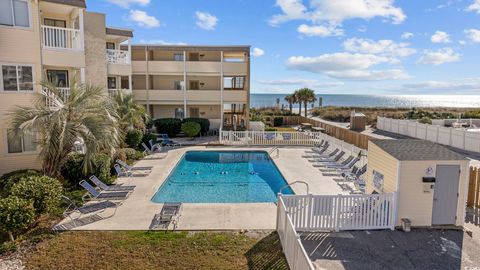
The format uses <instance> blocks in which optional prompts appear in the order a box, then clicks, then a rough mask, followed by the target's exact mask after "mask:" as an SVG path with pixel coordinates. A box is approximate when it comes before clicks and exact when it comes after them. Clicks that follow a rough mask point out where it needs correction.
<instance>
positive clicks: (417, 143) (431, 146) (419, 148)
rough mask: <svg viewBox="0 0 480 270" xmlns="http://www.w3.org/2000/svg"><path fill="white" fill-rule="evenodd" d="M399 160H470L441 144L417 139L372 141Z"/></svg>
mask: <svg viewBox="0 0 480 270" xmlns="http://www.w3.org/2000/svg"><path fill="white" fill-rule="evenodd" d="M371 142H372V143H374V144H375V145H377V146H378V147H380V148H381V149H382V150H384V151H385V152H387V153H389V154H390V155H392V156H393V157H394V158H396V159H397V160H400V161H402V160H468V159H467V158H466V157H465V156H463V155H461V154H458V153H456V152H454V151H452V150H450V149H448V148H446V147H445V146H442V145H440V144H437V143H434V142H430V141H425V140H417V139H405V140H380V139H374V140H371Z"/></svg>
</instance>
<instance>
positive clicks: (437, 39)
mask: <svg viewBox="0 0 480 270" xmlns="http://www.w3.org/2000/svg"><path fill="white" fill-rule="evenodd" d="M430 40H431V41H432V42H433V43H449V42H450V36H449V35H448V34H447V33H446V32H443V31H436V32H435V34H433V35H432V37H430Z"/></svg>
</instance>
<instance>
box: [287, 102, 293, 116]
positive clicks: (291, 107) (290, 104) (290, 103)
mask: <svg viewBox="0 0 480 270" xmlns="http://www.w3.org/2000/svg"><path fill="white" fill-rule="evenodd" d="M288 106H290V114H292V110H293V104H292V102H289V103H288Z"/></svg>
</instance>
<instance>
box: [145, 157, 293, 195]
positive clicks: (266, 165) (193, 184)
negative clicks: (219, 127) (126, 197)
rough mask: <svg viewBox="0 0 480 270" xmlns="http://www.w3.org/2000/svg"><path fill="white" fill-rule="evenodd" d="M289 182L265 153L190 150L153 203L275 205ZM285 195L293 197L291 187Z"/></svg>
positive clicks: (285, 190)
mask: <svg viewBox="0 0 480 270" xmlns="http://www.w3.org/2000/svg"><path fill="white" fill-rule="evenodd" d="M286 184H287V182H286V181H285V179H284V178H283V176H282V174H281V173H280V172H279V170H278V168H277V166H275V164H274V163H273V162H272V160H271V159H270V157H269V155H268V154H267V153H266V152H264V151H188V152H186V153H185V154H184V156H183V157H182V159H181V160H180V161H179V162H178V164H177V165H176V166H175V168H174V169H173V171H172V172H171V173H170V175H169V176H168V178H167V179H166V180H165V182H164V183H163V184H162V186H161V187H160V188H159V189H158V191H157V192H156V193H155V195H154V196H153V198H152V201H153V202H156V203H164V202H185V203H253V202H276V201H277V198H276V196H277V193H278V192H279V191H280V189H281V188H282V187H283V186H285V185H286ZM282 193H283V194H293V191H292V189H291V188H290V187H288V188H286V189H284V190H283V191H282Z"/></svg>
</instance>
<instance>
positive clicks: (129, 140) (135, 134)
mask: <svg viewBox="0 0 480 270" xmlns="http://www.w3.org/2000/svg"><path fill="white" fill-rule="evenodd" d="M142 138H143V132H142V131H141V130H139V129H130V130H129V131H127V134H126V135H125V143H126V144H127V145H128V147H130V148H137V147H138V145H139V144H140V143H141V142H142Z"/></svg>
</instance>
